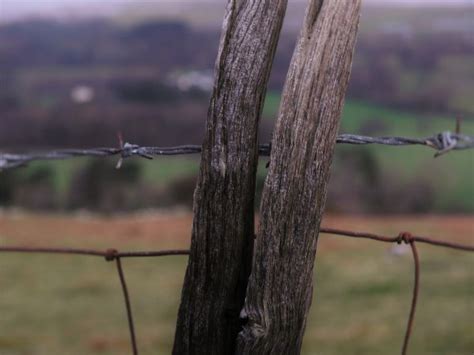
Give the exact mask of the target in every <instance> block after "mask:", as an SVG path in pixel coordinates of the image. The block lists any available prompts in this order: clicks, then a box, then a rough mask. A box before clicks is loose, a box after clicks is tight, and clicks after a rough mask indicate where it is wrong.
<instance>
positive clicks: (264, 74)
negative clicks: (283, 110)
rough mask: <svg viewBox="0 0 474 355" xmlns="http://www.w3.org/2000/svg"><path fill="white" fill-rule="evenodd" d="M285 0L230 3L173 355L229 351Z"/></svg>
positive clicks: (243, 283)
mask: <svg viewBox="0 0 474 355" xmlns="http://www.w3.org/2000/svg"><path fill="white" fill-rule="evenodd" d="M286 4H287V0H259V1H255V0H230V1H229V3H228V5H227V10H226V15H225V19H224V26H223V33H222V36H221V41H220V47H219V53H218V58H217V62H216V68H215V81H214V90H213V94H212V98H211V102H210V107H209V112H208V117H207V129H206V134H205V139H204V143H203V151H202V156H201V159H202V160H201V167H200V172H199V178H198V183H197V187H196V190H195V193H194V208H193V209H194V220H193V232H192V241H191V254H190V257H189V262H188V267H187V270H186V276H185V281H184V287H183V291H182V299H181V305H180V309H179V314H178V322H177V327H176V335H175V343H174V349H173V353H174V354H179V355H182V354H205V355H212V354H219V355H220V354H233V353H234V351H235V345H236V339H237V334H238V332H239V331H240V330H241V329H242V324H241V322H240V319H239V313H240V310H241V308H242V307H243V303H244V299H245V291H246V288H247V280H248V275H249V273H250V264H251V260H252V248H253V238H254V233H255V232H254V194H255V178H256V167H257V162H258V142H257V131H258V122H259V118H260V115H261V111H262V106H263V100H264V98H265V93H266V86H267V81H268V77H269V73H270V69H271V65H272V62H273V57H274V54H275V49H276V45H277V42H278V38H279V34H280V30H281V25H282V22H283V18H284V14H285V11H286Z"/></svg>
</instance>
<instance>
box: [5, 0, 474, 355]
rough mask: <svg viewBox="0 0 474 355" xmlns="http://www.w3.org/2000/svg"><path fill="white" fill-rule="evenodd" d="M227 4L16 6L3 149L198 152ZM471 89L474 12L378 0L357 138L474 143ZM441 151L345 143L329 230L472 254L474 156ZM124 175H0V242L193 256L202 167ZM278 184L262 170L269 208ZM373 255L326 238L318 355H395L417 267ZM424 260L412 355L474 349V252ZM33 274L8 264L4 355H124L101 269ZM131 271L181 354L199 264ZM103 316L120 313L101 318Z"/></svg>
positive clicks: (39, 266) (129, 169)
mask: <svg viewBox="0 0 474 355" xmlns="http://www.w3.org/2000/svg"><path fill="white" fill-rule="evenodd" d="M225 3H226V2H225V1H224V0H215V1H209V0H206V1H204V0H203V1H198V0H194V1H181V0H176V1H164V0H154V1H141V0H129V1H127V0H117V1H115V0H107V1H96V0H87V1H86V0H81V1H79V0H0V151H4V152H22V151H38V150H42V149H56V148H70V147H75V148H79V147H96V146H111V147H114V146H118V144H119V143H118V139H117V133H118V132H122V134H123V136H124V139H125V140H126V141H128V142H131V143H136V144H140V145H153V146H171V145H181V144H200V143H201V140H202V138H203V134H204V124H205V119H206V112H207V105H208V101H209V97H210V93H211V88H212V84H213V66H214V61H215V58H216V54H217V46H218V40H219V35H220V30H221V23H222V18H223V14H224V10H225ZM305 6H306V1H298V0H290V1H289V5H288V12H287V16H286V19H285V24H284V28H283V31H282V35H281V39H280V42H279V46H278V50H277V53H276V58H275V63H274V66H273V70H272V74H271V78H270V82H269V87H268V95H267V98H266V102H265V107H264V112H263V118H262V121H261V130H260V141H261V142H262V143H264V142H268V141H269V140H270V138H271V132H272V128H273V125H274V122H275V117H276V114H277V111H278V105H279V100H280V94H281V90H282V86H283V82H284V79H285V76H286V72H287V68H288V64H289V61H290V59H291V55H292V52H293V48H294V44H295V41H296V37H297V34H298V30H299V26H300V23H301V21H302V18H303V14H304V9H305ZM473 94H474V2H473V1H471V0H467V1H466V0H465V1H455V0H450V1H448V2H446V1H429V0H425V1H423V0H418V1H416V0H405V1H402V0H392V1H386V0H372V1H369V0H366V1H364V6H363V11H362V19H361V25H360V34H359V39H358V43H357V47H356V53H355V59H354V65H353V71H352V77H351V81H350V87H349V91H348V95H347V99H346V104H345V108H344V113H343V118H342V123H341V130H340V131H341V133H358V134H363V135H371V136H381V135H402V136H409V137H410V136H413V137H423V136H430V135H432V134H434V133H439V132H441V131H444V130H451V131H453V130H454V127H455V117H457V116H459V117H463V121H462V132H463V133H465V134H474V121H473V116H474V100H473ZM433 153H434V151H432V150H430V149H428V148H426V147H404V148H394V147H380V146H378V147H375V146H365V147H364V146H340V145H339V146H338V147H337V148H336V154H335V158H334V164H333V169H332V178H331V182H330V189H329V196H328V202H327V212H328V216H327V217H326V220H325V221H326V222H327V223H329V224H331V223H332V226H338V227H343V226H346V227H347V228H359V229H360V230H364V229H372V230H373V231H379V232H381V233H392V234H396V233H398V232H399V231H400V230H401V229H410V230H412V231H413V232H418V233H426V234H430V233H431V234H433V233H434V234H436V233H438V234H439V235H440V236H442V237H446V236H452V237H453V238H459V240H464V241H472V235H473V232H474V227H473V226H474V225H473V223H472V217H471V216H472V213H473V212H474V198H473V196H474V195H473V193H474V184H473V181H474V179H473V178H474V165H473V163H474V160H473V154H472V152H470V151H458V152H453V153H451V154H448V155H445V156H442V157H440V158H437V159H433ZM115 163H116V160H115V159H110V160H107V161H104V160H93V159H79V160H74V161H56V162H51V163H44V162H39V163H34V164H31V165H29V166H28V167H26V168H21V169H17V170H14V171H7V172H1V173H0V243H2V244H4V245H7V244H16V245H18V244H25V245H31V244H39V245H43V244H45V245H61V246H64V245H69V246H84V245H86V246H91V247H110V246H111V245H112V246H117V245H118V246H119V247H120V248H129V249H130V248H138V249H140V248H142V249H143V248H162V247H178V246H183V247H186V246H187V245H188V244H189V235H190V225H191V215H190V209H191V204H192V194H193V190H194V185H195V181H196V174H197V171H198V168H199V157H172V158H156V159H155V160H153V161H147V160H137V159H129V160H127V161H126V162H125V163H124V165H123V167H122V169H121V170H118V171H117V170H115V169H114V166H115ZM265 173H266V169H265V161H263V162H262V163H261V166H260V168H259V173H258V184H257V185H258V191H257V194H258V195H259V194H260V191H261V188H262V186H263V181H264V178H265ZM257 200H258V199H257ZM257 203H258V201H257ZM131 212H133V213H131ZM125 213H126V214H125ZM414 214H416V215H417V216H416V217H413V215H414ZM394 215H396V217H394ZM447 215H449V216H447ZM157 231H159V232H160V233H157ZM441 233H443V234H441ZM360 245H361V244H360V243H359V244H357V245H355V244H351V243H349V244H348V243H347V242H346V241H341V242H339V241H331V242H327V241H325V240H324V237H323V240H322V241H321V250H322V252H324V251H326V253H327V254H326V255H327V257H326V258H323V259H322V260H321V259H320V260H318V263H319V264H318V265H317V268H321V270H324V273H323V272H321V274H323V276H319V275H318V278H319V279H318V282H319V283H320V285H321V287H320V288H318V291H317V292H320V293H318V294H317V295H316V296H320V297H321V300H318V301H317V302H316V301H315V302H314V304H315V306H314V307H313V308H312V315H311V317H310V322H309V324H308V335H307V337H306V338H307V342H306V345H305V350H304V351H305V354H316V352H315V351H314V349H316V345H315V344H317V346H318V347H317V348H318V349H322V350H321V351H322V352H321V353H324V354H341V353H344V354H356V353H357V354H380V353H387V354H390V353H397V352H398V343H399V342H400V341H401V339H402V332H403V329H402V328H403V326H404V323H405V319H406V314H407V313H408V310H407V309H406V305H407V304H408V302H409V291H408V290H409V289H410V287H411V274H410V270H411V269H410V266H411V265H410V259H409V257H410V256H409V255H408V256H406V263H394V262H393V261H394V260H395V259H396V258H398V257H405V256H403V255H404V253H405V252H406V250H404V249H403V248H401V249H400V250H398V249H397V250H395V251H393V250H391V249H390V250H386V249H383V248H381V247H377V246H375V247H374V246H372V244H370V243H369V244H362V247H361V246H360ZM354 251H357V252H356V253H354ZM381 251H385V253H381ZM427 254H428V255H425V258H426V259H425V260H426V263H427V265H429V268H428V269H429V270H431V271H433V273H432V274H431V275H428V276H426V279H427V280H428V281H429V284H428V285H425V286H426V289H427V290H428V291H426V292H427V296H428V295H431V297H430V298H429V299H428V297H427V298H426V299H425V302H427V303H426V304H427V306H426V308H425V309H422V310H421V311H420V316H419V320H417V321H419V322H420V323H421V324H422V325H421V326H419V328H418V329H419V333H417V334H418V336H417V335H415V340H414V345H413V346H414V349H415V350H414V352H413V353H416V354H467V353H472V351H473V349H474V342H473V340H472V334H473V333H474V328H473V324H474V320H473V319H472V316H469V313H470V314H471V315H472V314H474V305H473V302H472V301H470V298H472V295H473V287H472V285H473V282H474V275H473V272H472V270H473V268H472V266H473V263H472V258H471V259H469V258H468V257H464V256H459V257H458V254H456V258H457V259H456V260H457V261H456V263H454V264H453V262H452V261H453V257H454V256H455V255H454V254H449V253H448V255H447V256H446V252H431V251H430V253H427ZM341 256H342V259H343V261H344V262H342V263H341ZM394 258H395V259H394ZM22 260H23V259H22V257H21V256H20V257H18V256H15V257H13V256H8V257H2V258H0V271H1V270H3V271H5V272H3V273H2V272H0V285H2V286H0V354H2V355H7V354H66V353H67V354H84V353H91V354H96V353H97V354H117V353H127V351H128V343H127V337H128V335H127V332H126V327H125V320H124V318H123V314H122V313H123V312H122V309H121V304H120V302H121V298H120V294H119V293H118V292H116V286H117V285H116V284H115V282H114V281H110V278H107V276H106V275H107V272H110V270H109V269H107V268H106V266H104V265H103V263H102V262H101V261H99V262H95V261H90V262H89V261H84V260H82V261H81V260H78V261H75V262H70V261H69V259H67V260H68V261H66V259H62V257H58V259H54V260H53V259H51V258H45V257H41V256H38V257H34V258H33V261H31V264H33V265H34V266H28V265H25V264H24V262H23V261H22ZM58 260H59V261H58ZM134 263H135V264H133V265H131V266H130V270H129V271H128V272H129V275H130V276H129V277H130V280H134V281H132V282H133V286H134V287H135V290H136V295H137V296H139V297H136V299H135V300H134V301H135V302H136V303H135V307H136V312H137V317H138V320H137V322H138V323H139V325H138V329H139V331H138V333H139V341H140V342H141V344H142V348H143V350H144V351H145V353H150V354H156V353H157V352H156V349H160V350H159V351H163V354H166V353H169V349H170V347H171V344H172V335H173V327H174V321H175V316H176V309H177V305H178V301H179V289H180V287H181V283H182V275H183V272H184V268H185V261H184V260H183V259H179V260H173V261H171V260H170V261H160V262H156V263H153V262H152V263H151V264H150V261H147V262H142V261H136V262H134ZM160 263H161V264H160ZM387 264H389V265H387ZM353 265H357V268H354V267H353ZM345 266H347V267H348V268H345ZM380 268H388V269H390V272H391V274H388V275H381V274H380V273H379V270H380ZM102 269H106V270H102ZM348 269H350V270H351V271H350V272H349V271H348ZM96 270H102V271H101V272H98V271H96ZM107 270H108V271H107ZM89 271H90V272H89ZM111 272H113V270H112V271H111ZM78 274H79V276H78ZM12 275H14V277H12ZM151 275H153V277H157V282H156V285H155V284H151V285H150V284H149V279H150V277H151ZM157 275H158V276H157ZM324 275H325V276H324ZM328 275H329V276H328ZM18 277H22V280H24V282H17V281H18ZM65 278H66V279H67V280H68V284H67V285H66V286H65V285H64V282H63V281H64V279H65ZM39 279H40V280H42V281H41V282H40V281H38V280H39ZM25 280H26V281H25ZM112 280H114V279H113V278H112ZM331 280H339V281H338V282H337V285H336V284H334V283H331ZM160 282H161V286H160ZM3 285H6V287H4V286H3ZM163 285H166V287H165V288H163ZM323 286H324V287H323ZM430 287H431V288H430ZM114 290H115V291H114ZM32 292H33V293H34V294H35V295H37V297H36V296H35V297H34V299H31V298H30V297H28V296H29V295H32V294H33V293H32ZM147 292H149V293H148V294H147ZM132 293H133V291H132ZM140 295H141V297H140ZM25 296H26V297H25ZM422 297H423V295H422ZM45 299H48V300H55V301H54V302H53V301H51V304H50V306H51V309H49V308H48V309H46V308H45V307H43V306H42V305H41V301H40V300H45ZM105 299H107V300H110V302H105V303H107V304H106V305H104V304H103V303H104V302H103V301H104V300H105ZM65 300H71V302H74V305H75V306H74V307H73V306H71V305H70V304H64V302H65ZM67 302H69V301H67ZM430 302H431V303H430ZM374 304H376V306H374ZM95 307H100V310H101V311H102V312H103V313H104V314H103V315H101V314H100V312H99V313H98V314H97V312H96V313H94V316H91V315H90V313H91V311H92V310H93V308H95ZM443 307H444V308H443ZM150 309H153V310H154V311H152V312H151V311H150ZM467 310H470V311H471V312H466V311H467ZM93 312H95V311H93ZM93 312H92V313H93ZM443 312H444V313H443ZM313 314H314V315H313ZM321 314H323V315H324V319H320V318H319V317H318V315H321ZM347 314H351V316H350V317H348V316H347ZM81 315H82V318H81ZM158 319H159V321H158ZM328 319H330V320H328ZM115 320H117V321H115ZM423 322H424V323H423ZM40 325H41V326H40ZM341 329H343V330H341ZM78 333H80V334H83V336H80V337H79V338H78V337H77V334H78ZM394 333H395V334H397V337H394V336H393V334H394ZM433 334H435V336H433ZM398 335H399V336H398ZM40 344H42V345H41V346H40ZM65 349H66V350H68V352H66V351H65ZM389 349H390V350H389ZM392 350H393V352H392ZM147 351H148V352H147ZM160 353H161V352H160ZM318 353H319V352H318Z"/></svg>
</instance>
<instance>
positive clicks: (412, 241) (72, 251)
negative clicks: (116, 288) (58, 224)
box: [0, 227, 474, 355]
mask: <svg viewBox="0 0 474 355" xmlns="http://www.w3.org/2000/svg"><path fill="white" fill-rule="evenodd" d="M320 233H322V234H329V235H337V236H343V237H348V238H357V239H361V238H363V239H370V240H375V241H378V242H385V243H398V244H401V243H405V244H408V245H409V246H410V248H411V251H412V255H413V260H414V281H413V293H412V301H411V306H410V312H409V316H408V322H407V326H406V330H405V336H404V339H403V345H402V351H401V354H402V355H406V354H407V351H408V344H409V342H410V338H411V334H412V329H413V325H414V319H415V313H416V307H417V302H418V293H419V289H420V260H419V256H418V251H417V248H416V243H417V242H419V243H425V244H430V245H433V246H436V247H443V248H451V249H456V250H460V251H467V252H474V245H473V246H471V245H465V244H460V243H454V242H450V241H446V240H440V239H435V238H429V237H422V236H415V235H412V234H411V233H409V232H402V233H400V234H399V235H398V236H396V237H390V236H383V235H379V234H373V233H367V232H356V231H349V230H340V229H335V228H325V227H321V228H320ZM0 253H24V254H31V253H39V254H63V255H64V254H69V255H82V256H94V257H103V258H104V259H105V260H106V261H115V263H116V268H117V273H118V276H119V280H120V284H121V287H122V293H123V296H124V302H125V310H126V314H127V321H128V327H129V332H130V344H131V348H132V354H133V355H138V345H137V340H136V334H135V326H134V321H133V312H132V307H131V301H130V294H129V292H128V287H127V283H126V280H125V273H124V270H123V265H122V262H121V259H122V258H128V257H140V258H141V257H160V256H170V255H189V250H184V249H177V250H160V251H122V252H120V251H118V250H116V249H106V250H98V249H79V248H50V247H31V246H0Z"/></svg>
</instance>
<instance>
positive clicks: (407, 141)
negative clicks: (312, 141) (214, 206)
mask: <svg viewBox="0 0 474 355" xmlns="http://www.w3.org/2000/svg"><path fill="white" fill-rule="evenodd" d="M119 141H120V147H119V148H91V149H60V150H51V151H45V152H39V153H25V154H10V153H0V171H1V170H8V169H13V168H18V167H21V166H25V165H27V164H28V163H31V162H33V161H38V160H42V161H45V160H64V159H72V158H78V157H95V158H97V157H110V156H116V155H120V159H119V161H118V163H117V168H120V167H121V166H122V162H123V160H124V159H127V158H130V157H141V158H145V159H153V157H154V156H165V155H186V154H199V153H201V150H202V147H201V146H200V145H180V146H174V147H142V146H139V145H137V144H132V143H123V141H122V139H121V138H119ZM336 142H337V143H339V144H355V145H361V144H380V145H389V146H406V145H422V146H426V147H430V148H432V149H435V150H436V153H435V157H437V156H440V155H442V154H445V153H447V152H449V151H452V150H462V149H472V148H474V136H469V135H464V134H460V133H452V132H450V131H445V132H441V133H438V134H435V135H433V136H431V137H426V138H408V137H396V136H387V137H369V136H361V135H357V134H341V135H339V136H338V137H337V140H336ZM258 151H259V154H260V155H261V156H270V153H271V144H261V145H259V149H258Z"/></svg>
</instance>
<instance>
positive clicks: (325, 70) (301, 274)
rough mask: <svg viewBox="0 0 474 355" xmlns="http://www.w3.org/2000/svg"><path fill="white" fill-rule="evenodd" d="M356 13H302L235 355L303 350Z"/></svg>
mask: <svg viewBox="0 0 474 355" xmlns="http://www.w3.org/2000/svg"><path fill="white" fill-rule="evenodd" d="M359 12H360V0H311V1H310V4H309V7H308V9H307V11H306V15H305V21H304V24H303V29H302V31H301V34H300V37H299V40H298V43H297V47H296V49H295V53H294V55H293V59H292V62H291V65H290V69H289V73H288V76H287V80H286V84H285V88H284V92H283V97H282V103H281V106H280V111H279V116H278V121H277V126H276V128H275V132H274V136H273V142H272V152H271V159H270V168H269V172H268V176H267V179H266V181H265V186H264V190H263V196H262V204H261V222H260V227H259V231H258V233H257V238H256V240H255V248H254V253H255V255H254V260H253V263H252V273H251V276H250V279H249V284H248V291H247V296H246V301H245V307H244V309H243V311H242V314H241V317H242V318H244V320H246V321H247V325H246V326H245V327H244V330H243V331H242V332H241V333H240V334H239V337H238V345H237V353H238V354H285V355H288V354H299V352H300V350H301V344H302V339H303V333H304V329H305V324H306V317H307V313H308V310H309V307H310V304H311V299H312V288H313V286H312V278H313V265H314V260H315V255H316V244H317V239H318V233H319V227H320V221H321V216H322V213H323V210H324V203H325V199H326V185H327V182H328V180H329V170H330V166H331V160H332V155H333V150H334V146H335V143H336V135H337V131H338V127H339V120H340V116H341V111H342V107H343V102H344V96H345V91H346V88H347V83H348V80H349V76H350V68H351V63H352V53H353V49H354V43H355V38H356V33H357V28H358V23H359ZM315 350H316V349H315Z"/></svg>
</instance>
